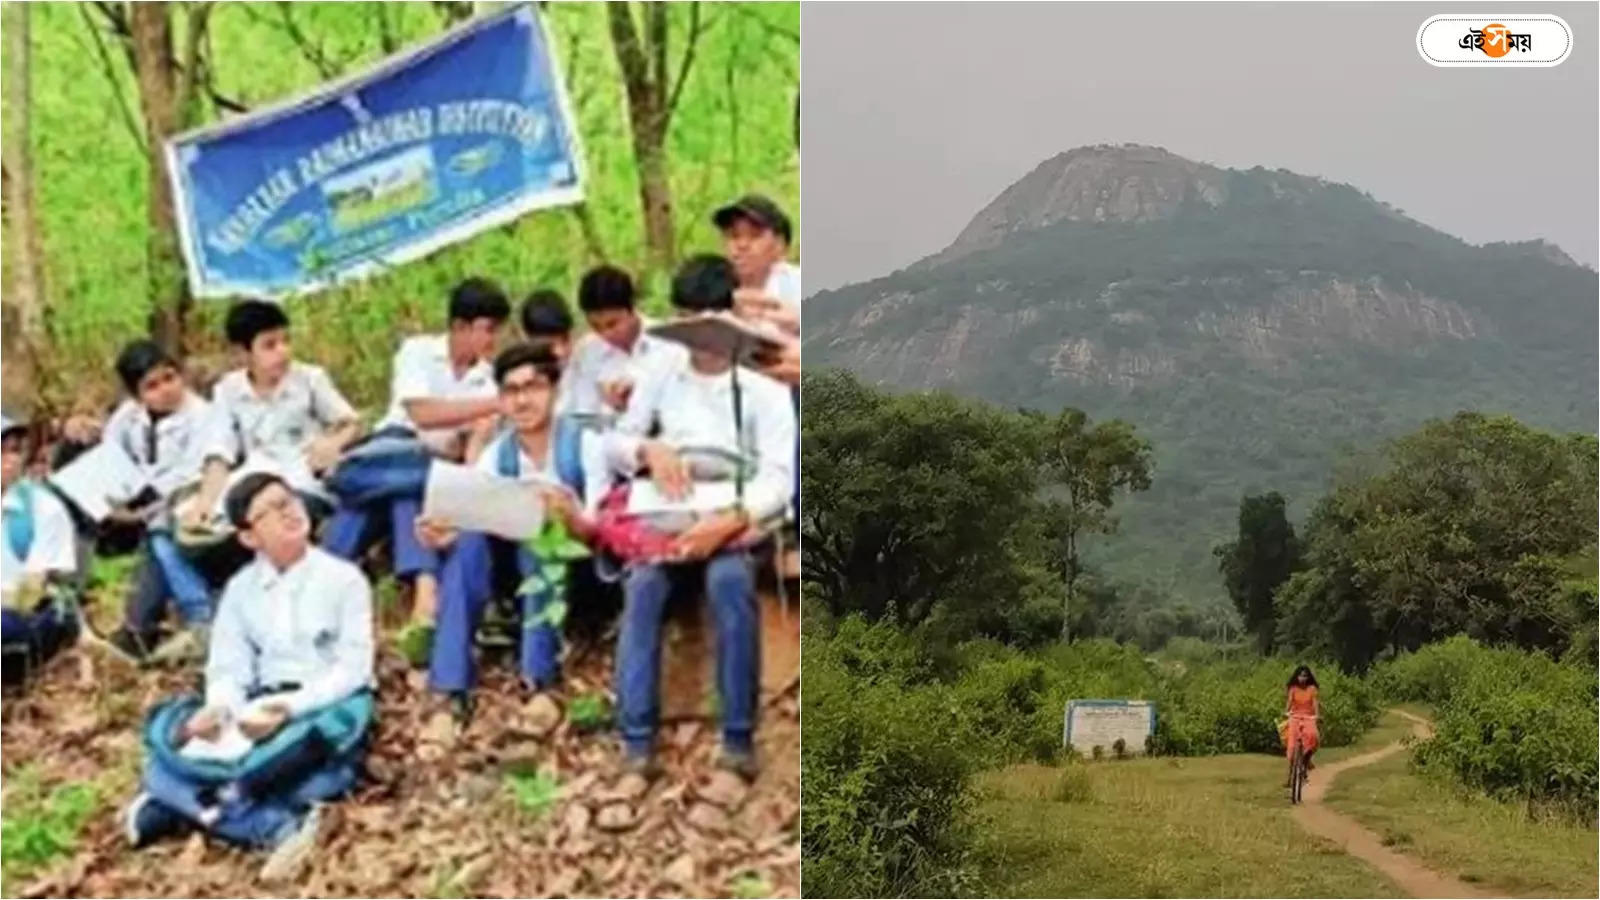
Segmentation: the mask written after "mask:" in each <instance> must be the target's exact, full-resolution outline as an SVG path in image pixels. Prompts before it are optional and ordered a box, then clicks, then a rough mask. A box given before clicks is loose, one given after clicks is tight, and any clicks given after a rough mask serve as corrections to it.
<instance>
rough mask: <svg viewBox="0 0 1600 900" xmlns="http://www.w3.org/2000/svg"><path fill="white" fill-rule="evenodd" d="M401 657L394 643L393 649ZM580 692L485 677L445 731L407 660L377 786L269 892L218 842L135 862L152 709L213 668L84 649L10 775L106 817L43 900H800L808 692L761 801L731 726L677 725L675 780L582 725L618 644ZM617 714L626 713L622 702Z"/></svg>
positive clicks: (197, 841) (154, 853) (389, 698)
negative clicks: (639, 767)
mask: <svg viewBox="0 0 1600 900" xmlns="http://www.w3.org/2000/svg"><path fill="white" fill-rule="evenodd" d="M385 647H386V648H387V644H386V645H385ZM574 657H575V658H573V659H570V660H569V662H568V671H567V675H568V678H567V685H568V687H567V688H566V689H565V690H564V691H563V692H558V693H556V694H555V695H553V696H549V697H541V698H538V699H533V700H529V699H528V698H525V697H524V696H523V695H522V694H521V693H520V690H519V688H518V687H517V684H516V681H515V679H514V678H513V677H512V676H511V672H510V669H509V667H508V666H507V665H505V664H504V663H503V662H493V663H490V664H488V665H485V666H484V667H483V671H482V684H481V685H480V687H479V690H478V694H477V697H478V707H477V714H476V718H475V719H474V721H473V723H472V726H471V727H470V728H469V729H467V730H466V731H465V732H464V733H462V734H460V735H456V734H454V733H451V732H450V730H449V729H446V728H445V727H443V726H444V725H445V724H448V722H445V723H441V722H440V721H439V718H438V717H437V716H436V715H435V714H436V713H437V712H438V711H439V707H438V706H437V705H436V704H435V703H434V702H432V698H431V697H430V696H429V694H428V692H427V690H426V686H425V683H424V680H423V679H422V678H421V677H419V676H420V673H416V672H412V671H410V670H408V669H407V668H406V666H405V664H404V663H403V662H402V661H401V660H400V659H399V658H398V657H396V656H394V655H393V654H392V653H390V652H389V651H388V650H387V649H385V650H383V651H380V658H379V666H378V671H379V681H380V686H379V710H380V716H379V720H378V724H377V727H376V733H375V735H374V741H373V744H372V748H371V751H370V753H369V755H368V770H369V775H368V777H367V778H366V779H365V780H364V781H363V782H362V783H361V785H360V786H359V787H358V788H357V790H356V792H355V793H354V795H353V796H351V797H350V798H347V799H345V800H343V801H341V802H339V803H336V804H333V805H331V806H330V807H329V808H328V809H327V811H326V813H325V817H324V826H323V832H322V836H321V840H320V841H319V847H318V851H317V853H316V855H315V857H314V858H313V860H312V862H311V864H310V866H309V868H308V870H307V871H306V873H305V874H304V875H303V876H302V877H301V878H300V879H299V881H298V882H297V883H296V884H293V885H290V886H286V887H283V888H277V889H273V888H269V887H267V886H265V885H262V884H260V883H259V882H258V880H257V875H258V871H259V869H260V866H261V863H262V861H263V856H262V854H259V853H249V852H245V851H241V850H237V849H234V848H231V847H228V846H226V845H224V844H222V843H220V842H218V841H214V840H209V839H205V838H202V837H199V836H196V837H192V838H190V839H187V840H183V839H178V840H172V841H167V842H163V843H160V844H158V845H156V846H153V847H149V848H146V849H144V850H140V851H133V850H131V849H129V848H128V846H127V844H126V843H125V841H124V840H123V838H122V833H121V827H120V812H121V807H122V805H123V804H125V803H126V802H127V801H128V800H129V799H130V798H131V797H132V795H133V793H134V792H135V790H136V784H137V777H138V771H139V764H140V759H141V756H142V752H143V751H142V748H141V746H140V743H139V730H138V729H139V726H140V723H141V721H142V718H143V712H144V710H145V709H147V708H148V707H149V706H150V705H151V704H152V703H154V702H156V701H157V700H159V699H161V698H164V697H167V696H170V695H172V694H174V693H177V692H181V691H191V690H195V689H197V688H198V676H197V673H196V672H195V671H194V670H190V671H186V672H172V671H166V672H162V671H138V670H135V669H133V668H131V667H129V666H127V665H125V664H122V663H120V662H117V661H115V660H113V659H110V658H107V657H105V656H102V655H99V653H98V652H97V651H94V650H89V649H85V648H83V647H81V646H80V647H78V648H75V649H72V650H69V651H67V652H66V653H65V654H63V655H62V656H60V657H58V658H57V659H56V660H54V661H52V662H51V664H50V665H49V666H47V667H46V668H45V670H44V671H43V672H42V673H40V675H39V677H38V679H37V680H36V681H35V682H34V684H33V685H31V686H30V689H29V690H28V692H27V693H26V694H23V695H20V696H15V697H11V698H8V699H7V700H6V702H5V703H4V705H3V711H0V715H3V722H4V731H3V741H0V746H3V764H4V768H5V771H6V772H7V774H10V773H11V772H13V771H14V770H15V769H16V768H17V767H19V766H21V765H23V764H25V763H31V764H32V766H33V767H34V768H35V769H37V770H39V772H40V773H41V775H42V778H43V782H44V783H45V784H46V785H47V786H54V785H57V784H60V783H65V782H67V781H92V782H94V783H95V784H96V785H97V787H98V788H99V791H100V795H101V805H100V807H99V808H98V809H97V810H96V812H95V814H94V815H93V817H92V818H91V820H90V821H89V823H88V824H87V825H86V826H85V828H84V830H83V832H82V833H81V834H80V835H79V837H78V841H77V845H76V847H75V850H74V852H73V854H72V855H71V856H70V857H68V858H64V859H61V860H59V861H57V862H56V863H55V864H53V865H52V866H51V867H50V868H49V869H48V871H45V872H43V873H40V874H39V875H37V876H36V877H34V878H33V879H31V880H30V881H29V882H28V883H26V884H16V885H7V886H6V892H7V893H8V894H14V895H23V896H77V897H93V896H149V897H251V896H276V895H279V892H280V891H285V890H286V891H287V892H288V893H289V894H291V895H294V894H298V895H301V896H308V897H341V896H475V895H481V896H505V897H564V896H688V897H715V896H727V895H728V894H729V893H730V892H731V891H732V890H733V885H734V883H735V882H736V881H740V880H743V881H744V882H746V883H761V884H764V885H765V886H767V887H769V888H770V890H771V895H772V896H777V897H795V896H799V888H800V845H799V808H800V807H799V803H800V773H799V747H800V744H799V741H800V728H799V710H798V702H797V701H798V697H797V684H796V683H795V681H794V680H792V679H791V680H790V681H789V682H788V683H787V684H785V685H782V686H780V687H779V688H777V689H776V690H773V689H770V688H769V691H768V695H767V696H766V697H765V702H764V709H763V716H764V718H763V720H762V724H761V729H760V731H759V734H758V748H759V752H760V754H761V756H760V758H761V760H762V772H761V775H760V777H759V778H758V779H757V780H756V781H755V783H754V784H753V785H748V786H746V785H745V784H743V783H742V782H740V781H739V779H737V778H733V777H732V776H729V775H728V774H727V773H721V772H716V771H715V770H713V768H712V760H713V759H714V757H715V754H716V749H717V747H716V742H717V730H716V728H715V725H714V723H713V722H710V721H705V720H686V721H678V722H668V723H666V724H665V725H664V726H663V729H662V733H661V761H662V763H663V765H664V766H665V769H666V774H665V775H663V776H662V777H660V778H658V779H656V780H655V781H654V782H653V783H645V782H644V781H643V780H642V779H638V778H637V777H634V778H628V777H619V775H618V773H617V763H618V761H619V753H618V747H617V742H616V740H615V737H614V734H613V732H611V731H609V730H602V731H599V732H588V731H585V730H583V729H580V728H577V727H575V726H574V725H573V723H572V722H571V721H569V720H568V719H567V718H566V712H565V711H566V710H567V709H568V705H569V701H570V700H571V699H572V697H573V696H575V695H576V694H577V693H579V692H581V691H584V690H588V691H594V690H604V689H605V687H606V686H608V685H609V683H610V676H609V672H610V666H611V657H610V651H609V648H608V647H594V648H591V649H590V650H589V651H588V652H583V653H574ZM608 699H609V698H608ZM535 773H543V775H544V776H545V777H546V778H547V779H548V778H549V777H553V778H554V779H555V783H556V785H557V789H556V790H555V791H554V794H553V799H551V800H550V801H549V802H548V803H543V804H534V805H535V806H537V807H538V810H537V811H536V812H535V811H531V810H530V809H528V808H526V807H525V806H523V805H519V803H518V801H517V799H516V796H515V792H514V791H513V789H512V787H511V782H512V781H513V780H514V779H516V778H525V779H526V778H537V777H538V776H537V775H536V774H535Z"/></svg>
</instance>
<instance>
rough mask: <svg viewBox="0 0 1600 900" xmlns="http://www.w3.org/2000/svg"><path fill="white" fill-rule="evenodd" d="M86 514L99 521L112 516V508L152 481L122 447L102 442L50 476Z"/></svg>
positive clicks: (131, 497)
mask: <svg viewBox="0 0 1600 900" xmlns="http://www.w3.org/2000/svg"><path fill="white" fill-rule="evenodd" d="M49 481H50V483H51V484H52V485H54V486H55V487H56V488H57V489H58V490H60V491H61V493H63V494H65V495H66V496H67V498H68V499H69V500H71V501H72V502H73V503H74V504H75V505H76V506H77V507H78V508H79V509H80V510H82V511H83V513H84V514H85V515H87V516H88V517H89V518H91V519H94V520H95V521H96V522H100V521H104V519H105V518H106V516H108V515H110V514H111V507H112V506H114V505H118V504H122V503H127V502H128V501H130V500H132V499H133V498H134V497H136V496H137V495H138V494H139V492H140V491H142V490H143V489H144V488H145V486H146V485H148V484H149V480H148V479H146V478H145V476H144V473H143V471H142V470H141V469H140V468H139V464H138V463H136V462H134V461H133V458H132V457H131V456H129V455H128V454H127V452H126V451H124V450H123V449H122V448H121V447H119V446H117V445H116V444H114V443H110V442H101V443H100V444H97V445H95V446H94V447H91V448H90V449H89V450H87V451H85V452H84V453H83V454H82V455H81V456H79V457H78V458H77V459H74V460H73V461H72V462H70V463H68V464H67V465H65V466H63V467H62V468H61V469H60V470H59V471H57V472H55V473H53V474H52V475H50V477H49Z"/></svg>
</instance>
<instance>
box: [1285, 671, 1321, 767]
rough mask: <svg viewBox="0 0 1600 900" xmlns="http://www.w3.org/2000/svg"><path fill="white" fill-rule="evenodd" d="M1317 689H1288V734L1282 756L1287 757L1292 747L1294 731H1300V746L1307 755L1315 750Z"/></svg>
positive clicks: (1299, 687)
mask: <svg viewBox="0 0 1600 900" xmlns="http://www.w3.org/2000/svg"><path fill="white" fill-rule="evenodd" d="M1316 714H1317V689H1316V688H1315V687H1313V686H1309V685H1308V686H1306V687H1301V686H1300V685H1298V684H1297V685H1293V686H1292V687H1290V688H1289V732H1288V738H1287V739H1286V740H1285V741H1284V742H1283V744H1284V746H1283V755H1284V756H1285V757H1287V756H1288V755H1289V748H1290V747H1292V746H1293V745H1294V730H1295V729H1296V728H1298V729H1299V730H1300V746H1302V747H1304V748H1305V751H1306V752H1307V753H1310V752H1311V751H1313V750H1315V749H1317V743H1318V741H1317V720H1316V719H1315V718H1313V716H1315V715H1316Z"/></svg>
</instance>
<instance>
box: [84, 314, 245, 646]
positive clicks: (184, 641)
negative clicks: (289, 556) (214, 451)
mask: <svg viewBox="0 0 1600 900" xmlns="http://www.w3.org/2000/svg"><path fill="white" fill-rule="evenodd" d="M116 370H117V375H118V377H119V378H120V379H121V381H122V385H123V387H124V388H125V389H126V390H127V392H128V397H127V399H125V400H123V401H122V403H121V404H120V405H119V406H118V407H117V408H116V410H115V411H114V412H112V414H111V418H110V419H108V420H107V421H106V423H105V427H104V428H103V429H102V430H101V434H100V440H101V441H102V442H105V443H110V444H111V445H112V446H114V447H118V448H120V449H121V450H122V451H123V452H125V453H126V454H127V455H128V457H129V458H130V459H132V460H133V462H134V464H135V465H137V466H138V467H139V468H140V469H141V470H142V472H143V474H144V477H145V479H146V480H147V482H148V484H149V487H150V489H151V490H152V491H153V493H154V494H155V495H157V496H158V497H159V498H160V500H161V502H162V504H163V506H162V507H160V512H158V513H157V515H156V517H155V518H154V520H153V521H151V522H150V523H149V527H148V529H147V530H146V533H145V539H144V557H145V559H144V561H143V563H142V564H141V566H140V569H139V571H138V573H137V574H136V575H135V579H134V586H133V589H132V591H131V592H130V593H129V595H128V598H127V601H126V604H125V612H124V617H123V619H124V621H123V625H122V626H121V627H120V628H118V629H117V631H116V632H114V633H113V634H112V635H111V637H110V645H111V646H112V647H113V648H114V649H116V650H117V651H118V652H120V653H122V654H123V655H124V656H126V657H129V658H132V659H134V660H139V661H142V660H144V659H145V658H147V657H149V656H151V655H152V650H153V649H159V650H160V654H159V655H160V656H163V657H171V658H181V657H183V656H185V655H187V654H191V653H198V652H200V651H202V650H203V649H204V647H205V642H206V634H205V630H206V627H207V625H208V623H209V622H210V621H211V613H212V606H213V599H214V596H215V591H216V589H217V587H219V586H220V585H221V584H222V583H223V582H225V581H226V580H227V578H228V576H229V575H231V574H232V573H233V572H234V571H235V570H236V569H237V568H238V566H239V565H241V564H242V562H243V558H244V557H243V555H242V554H241V553H240V552H239V550H238V547H237V545H235V544H231V543H228V542H225V543H224V544H222V545H218V546H217V547H214V548H211V550H209V551H207V552H205V553H196V552H190V551H187V550H185V549H184V548H182V547H180V546H179V544H178V542H177V540H176V539H175V538H174V529H175V527H176V525H177V524H178V523H176V522H174V521H173V519H172V515H171V508H170V503H171V500H172V497H173V495H174V494H175V493H176V492H178V491H179V489H181V488H185V487H189V486H191V485H193V484H195V483H196V482H197V481H198V479H199V478H200V474H201V470H202V467H203V465H204V461H205V455H206V450H207V446H208V441H209V438H210V434H211V431H210V429H211V404H209V403H207V402H206V401H205V400H204V399H203V398H201V397H200V395H199V394H196V393H195V392H194V391H191V390H189V388H188V386H187V385H186V384H185V383H184V380H183V375H182V372H181V371H180V370H179V367H178V362H177V360H176V359H174V358H173V357H172V356H171V354H169V353H167V352H166V351H165V350H163V349H162V348H161V346H160V345H158V344H156V343H155V342H154V341H151V340H137V341H134V342H132V343H130V344H129V345H128V346H127V347H125V348H123V351H122V353H121V354H119V355H118V357H117V361H116ZM112 515H113V518H119V519H120V518H127V517H128V516H129V515H130V514H129V513H127V512H126V511H116V512H113V514H112ZM169 600H170V601H171V602H172V604H173V605H174V606H175V607H176V608H177V612H178V614H179V618H180V619H181V621H182V624H183V626H184V628H183V630H181V631H180V632H179V633H178V634H177V635H176V636H175V640H173V641H172V642H170V643H168V644H166V645H165V646H163V647H160V648H156V647H155V645H156V643H157V641H158V639H159V636H160V627H161V620H162V618H163V617H164V616H165V613H166V608H167V604H168V602H169Z"/></svg>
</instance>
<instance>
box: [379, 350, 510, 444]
mask: <svg viewBox="0 0 1600 900" xmlns="http://www.w3.org/2000/svg"><path fill="white" fill-rule="evenodd" d="M495 394H496V391H495V385H494V366H493V365H491V364H490V363H489V362H488V361H487V360H479V361H478V362H476V363H474V364H473V365H472V366H471V367H469V368H468V369H467V370H466V371H465V372H462V373H461V377H460V378H457V377H456V372H455V367H454V366H453V365H451V363H450V337H449V335H444V334H428V335H421V336H418V337H411V338H406V339H405V340H404V341H403V342H401V344H400V349H399V351H398V352H396V353H395V355H394V373H393V376H392V378H391V381H390V389H389V396H390V400H389V412H388V414H387V415H385V416H384V418H383V422H382V423H380V424H379V426H378V427H379V428H387V427H389V426H391V425H400V426H404V427H406V428H410V429H411V430H413V431H415V432H417V434H418V436H420V437H422V438H423V439H424V440H442V439H447V438H448V437H449V436H450V434H451V429H449V428H433V429H428V430H426V431H424V430H422V429H420V428H418V427H417V424H416V423H415V422H413V421H411V417H410V416H408V415H406V408H405V401H407V400H421V399H423V398H429V397H431V398H435V399H439V400H469V399H470V400H475V399H480V398H484V397H493V396H495Z"/></svg>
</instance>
